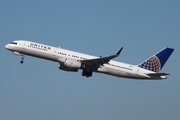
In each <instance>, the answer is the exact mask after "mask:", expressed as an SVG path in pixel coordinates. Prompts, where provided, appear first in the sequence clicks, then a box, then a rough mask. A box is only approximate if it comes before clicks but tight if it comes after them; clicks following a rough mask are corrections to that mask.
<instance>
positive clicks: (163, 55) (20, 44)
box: [5, 40, 174, 80]
mask: <svg viewBox="0 0 180 120" xmlns="http://www.w3.org/2000/svg"><path fill="white" fill-rule="evenodd" d="M5 48H6V49H7V50H10V51H12V52H13V53H14V54H15V55H18V56H21V61H20V63H21V64H23V63H24V57H25V55H28V56H32V57H37V58H42V59H46V60H50V61H54V62H58V63H59V65H58V68H59V69H60V70H64V71H70V72H77V71H78V70H79V69H80V70H82V76H86V77H91V76H92V74H93V72H97V73H104V74H108V75H112V76H116V77H118V78H119V77H122V78H130V79H141V80H161V79H167V75H169V74H168V73H160V70H161V69H162V68H163V66H164V65H165V63H166V61H167V60H168V58H169V57H170V55H171V54H172V52H173V51H174V49H173V48H169V47H166V48H164V49H163V50H161V51H160V52H158V53H157V54H155V55H153V56H152V57H150V58H148V59H147V60H145V61H143V62H142V63H140V64H138V65H131V64H127V63H122V62H118V61H114V60H112V59H114V58H116V57H118V56H119V54H120V53H121V51H122V49H123V47H122V48H120V49H119V50H118V51H117V52H116V53H115V54H113V55H110V56H107V57H102V56H100V57H96V56H92V55H88V54H84V53H79V52H75V51H70V50H67V49H62V48H58V47H53V46H50V45H44V44H41V43H36V42H31V41H27V40H15V41H12V42H11V43H9V44H7V45H6V46H5Z"/></svg>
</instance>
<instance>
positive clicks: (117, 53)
mask: <svg viewBox="0 0 180 120" xmlns="http://www.w3.org/2000/svg"><path fill="white" fill-rule="evenodd" d="M122 49H123V47H122V48H121V49H119V50H118V51H117V52H116V56H118V55H119V54H120V53H121V51H122Z"/></svg>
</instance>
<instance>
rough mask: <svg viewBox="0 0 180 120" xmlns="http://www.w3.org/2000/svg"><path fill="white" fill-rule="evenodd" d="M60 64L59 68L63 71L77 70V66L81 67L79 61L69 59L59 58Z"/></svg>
mask: <svg viewBox="0 0 180 120" xmlns="http://www.w3.org/2000/svg"><path fill="white" fill-rule="evenodd" d="M59 61H60V65H59V69H61V70H65V71H72V72H77V71H78V69H79V68H81V62H78V61H76V60H71V59H64V58H62V59H59Z"/></svg>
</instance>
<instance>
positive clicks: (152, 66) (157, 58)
mask: <svg viewBox="0 0 180 120" xmlns="http://www.w3.org/2000/svg"><path fill="white" fill-rule="evenodd" d="M173 51H174V49H173V48H168V47H167V48H164V49H163V50H161V51H160V52H158V53H157V54H155V55H153V56H152V57H150V58H149V59H147V60H146V61H144V62H142V63H141V64H139V65H138V66H139V67H141V68H144V69H147V70H150V71H153V72H159V71H160V70H161V69H162V68H163V66H164V64H165V63H166V61H167V60H168V58H169V57H170V55H171V54H172V52H173Z"/></svg>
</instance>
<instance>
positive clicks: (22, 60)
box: [20, 55, 24, 64]
mask: <svg viewBox="0 0 180 120" xmlns="http://www.w3.org/2000/svg"><path fill="white" fill-rule="evenodd" d="M20 63H21V64H23V63H24V55H22V57H21V61H20Z"/></svg>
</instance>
